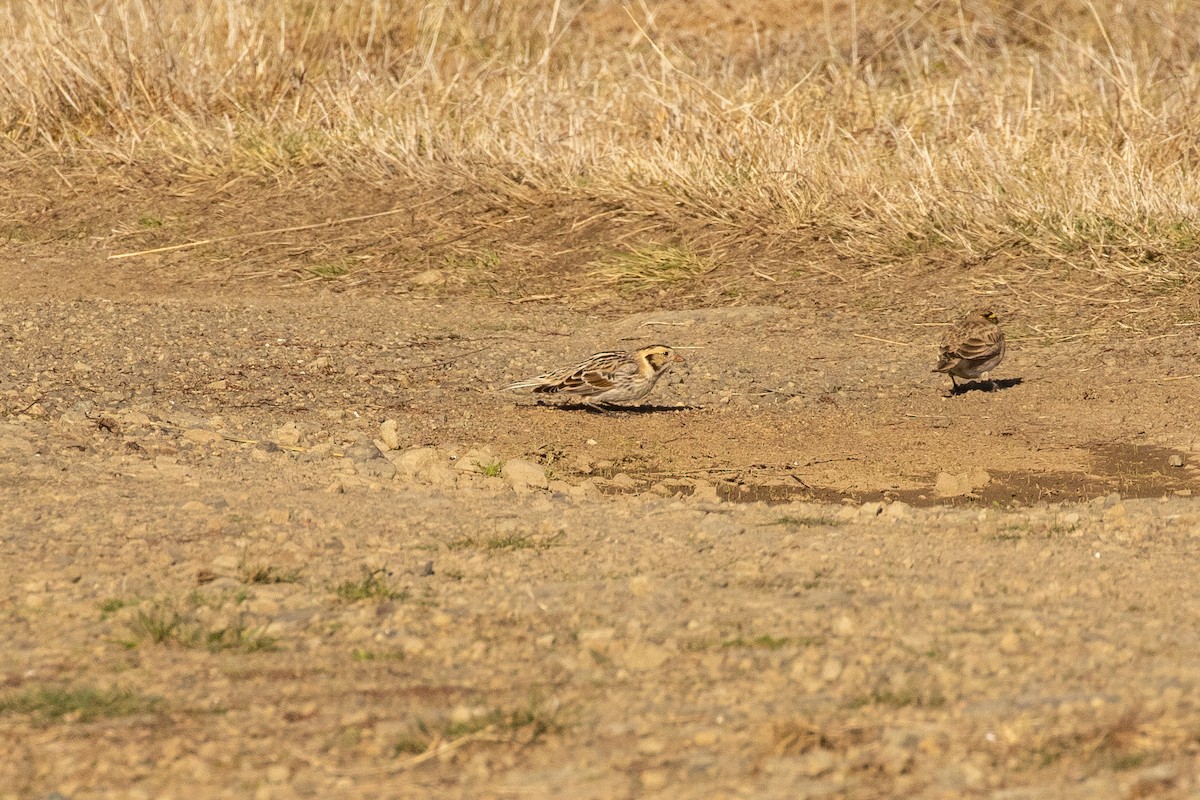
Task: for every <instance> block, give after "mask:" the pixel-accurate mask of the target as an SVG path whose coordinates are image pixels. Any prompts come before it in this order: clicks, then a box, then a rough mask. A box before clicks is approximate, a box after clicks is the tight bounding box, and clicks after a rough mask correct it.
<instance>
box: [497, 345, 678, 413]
mask: <svg viewBox="0 0 1200 800" xmlns="http://www.w3.org/2000/svg"><path fill="white" fill-rule="evenodd" d="M682 361H683V356H680V355H679V354H677V353H676V352H675V351H674V350H672V349H671V348H670V347H667V346H666V345H661V344H656V345H651V346H650V347H643V348H641V349H640V350H631V351H628V352H610V353H596V354H594V355H591V356H588V357H587V358H586V359H584V360H583V361H582V362H580V363H579V364H576V365H575V366H573V367H566V368H564V369H559V370H555V371H553V372H547V373H545V374H544V375H538V376H537V377H535V378H528V379H526V380H523V381H517V382H516V383H510V384H509V385H508V386H505V387H504V388H505V389H506V390H507V389H533V391H535V392H549V393H554V392H559V393H562V394H570V395H576V396H578V397H581V398H583V400H584V402H585V403H634V402H637V401H638V400H641V399H642V398H643V397H645V396H646V395H648V394H650V391H651V390H652V389H653V388H654V384H656V383H658V379H659V378H661V377H662V376H663V375H665V374H666V373H667V372H668V370H670V369H671V365H672V364H677V363H680V362H682Z"/></svg>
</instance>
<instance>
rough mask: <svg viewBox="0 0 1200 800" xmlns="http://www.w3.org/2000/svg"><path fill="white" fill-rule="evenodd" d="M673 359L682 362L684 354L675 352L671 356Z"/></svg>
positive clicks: (678, 362) (677, 362)
mask: <svg viewBox="0 0 1200 800" xmlns="http://www.w3.org/2000/svg"><path fill="white" fill-rule="evenodd" d="M671 360H672V361H674V362H675V363H676V364H682V363H683V356H681V355H679V353H675V354H674V355H673V356H671Z"/></svg>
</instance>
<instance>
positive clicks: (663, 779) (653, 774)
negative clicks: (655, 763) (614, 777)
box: [640, 769, 670, 792]
mask: <svg viewBox="0 0 1200 800" xmlns="http://www.w3.org/2000/svg"><path fill="white" fill-rule="evenodd" d="M640 778H641V781H642V788H643V789H645V790H646V791H649V792H654V791H658V790H659V789H661V788H663V787H664V786H666V785H667V781H668V780H669V779H670V776H669V775H668V774H667V771H666V770H665V769H644V770H642V774H641V776H640Z"/></svg>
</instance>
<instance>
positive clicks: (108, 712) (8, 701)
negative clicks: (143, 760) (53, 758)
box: [0, 687, 162, 722]
mask: <svg viewBox="0 0 1200 800" xmlns="http://www.w3.org/2000/svg"><path fill="white" fill-rule="evenodd" d="M161 706H162V700H161V699H160V698H157V697H151V696H146V695H141V694H138V693H137V692H134V691H131V690H127V689H94V688H90V687H80V688H75V689H66V688H38V689H28V690H26V691H24V692H22V693H20V694H13V695H8V696H0V714H32V715H34V716H37V717H40V718H43V719H47V720H60V719H63V718H64V717H68V716H69V717H71V718H72V719H75V720H78V721H79V722H90V721H92V720H94V719H101V718H108V717H127V716H131V715H134V714H149V713H154V712H155V711H157V710H159V708H161Z"/></svg>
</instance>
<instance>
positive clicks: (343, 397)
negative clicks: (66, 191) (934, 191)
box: [0, 180, 1200, 800]
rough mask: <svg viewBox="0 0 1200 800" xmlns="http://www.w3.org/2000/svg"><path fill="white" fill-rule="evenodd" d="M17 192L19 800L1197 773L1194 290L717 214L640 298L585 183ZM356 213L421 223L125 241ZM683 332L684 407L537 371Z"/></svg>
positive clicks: (940, 786)
mask: <svg viewBox="0 0 1200 800" xmlns="http://www.w3.org/2000/svg"><path fill="white" fill-rule="evenodd" d="M12 185H13V187H14V188H13V191H12V192H11V194H10V196H9V197H8V198H7V206H6V207H5V208H4V214H5V216H4V220H5V222H4V229H5V232H6V239H5V240H3V241H0V286H3V287H4V290H3V293H2V294H0V411H2V412H3V419H2V420H0V456H2V458H0V495H2V496H3V503H2V505H0V524H2V527H0V536H2V537H3V538H2V539H0V549H2V551H3V554H4V557H3V560H2V561H0V569H2V570H3V576H2V577H3V586H4V587H5V588H4V590H3V592H4V593H3V603H4V606H5V607H6V608H8V609H10V611H9V613H7V614H5V615H3V617H2V618H0V641H3V643H4V646H3V647H2V648H0V709H2V711H3V713H0V731H2V734H0V741H3V744H0V797H2V798H9V797H13V798H27V797H28V798H46V797H57V796H61V797H70V798H93V797H114V798H116V797H121V798H132V797H148V798H150V797H152V798H166V797H183V796H197V794H196V793H197V792H200V793H201V794H202V795H203V796H209V797H263V798H274V797H280V798H282V797H293V796H303V797H332V796H338V797H360V796H361V797H379V796H388V797H443V796H444V797H568V796H569V797H596V798H612V797H641V796H661V797H789V798H794V797H895V796H928V797H961V796H984V797H995V798H1007V799H1008V800H1016V798H1026V797H1030V798H1033V797H1047V798H1049V797H1080V798H1083V797H1088V798H1091V797H1118V796H1121V797H1148V796H1164V797H1192V796H1196V794H1195V793H1196V792H1198V791H1200V783H1198V779H1200V755H1198V754H1200V707H1198V706H1197V704H1196V701H1195V698H1196V697H1197V696H1198V695H1197V689H1198V688H1200V686H1198V682H1200V671H1198V670H1197V664H1200V661H1197V659H1196V657H1195V656H1196V652H1197V645H1198V644H1200V642H1198V641H1197V638H1196V635H1195V631H1194V630H1193V628H1194V626H1193V625H1192V624H1191V621H1192V620H1194V619H1195V616H1196V613H1197V608H1196V599H1195V591H1194V575H1195V569H1194V563H1195V558H1196V555H1197V552H1198V547H1200V538H1198V537H1200V501H1198V500H1196V499H1194V496H1195V494H1196V493H1197V492H1200V470H1198V469H1197V463H1198V461H1200V433H1198V432H1197V430H1196V426H1195V424H1194V421H1195V420H1196V419H1200V400H1198V399H1197V391H1196V390H1197V386H1198V385H1200V304H1198V302H1197V294H1196V292H1195V290H1194V287H1182V288H1180V289H1179V291H1178V292H1177V293H1175V294H1172V295H1170V296H1164V295H1148V294H1139V293H1138V292H1136V291H1131V290H1128V288H1127V287H1114V286H1111V285H1107V284H1101V283H1096V284H1094V285H1093V284H1089V283H1088V282H1087V280H1086V279H1081V278H1080V277H1079V276H1078V275H1076V274H1071V273H1069V271H1067V272H1064V271H1063V270H1062V269H1061V268H1060V267H1058V266H1056V265H1053V264H1042V263H1037V262H1034V261H1030V260H1029V259H1027V258H1021V257H1017V256H1015V255H1008V256H1006V255H1005V254H998V255H997V257H996V258H995V259H993V260H992V261H989V262H988V263H987V264H982V265H979V264H975V265H964V264H956V263H924V264H913V265H904V264H895V265H889V266H885V267H878V268H874V267H871V266H870V265H849V266H848V268H846V269H842V268H841V267H840V266H839V265H837V264H835V263H832V262H831V261H830V260H829V258H828V257H827V255H826V254H824V252H823V251H822V250H821V247H820V244H819V243H817V242H806V241H805V240H804V238H803V236H802V235H800V234H798V235H797V237H796V238H795V239H794V240H782V239H778V238H777V239H774V240H770V241H764V242H757V243H755V244H753V246H750V245H745V244H739V242H743V241H744V237H743V238H742V239H735V238H734V237H732V236H731V235H729V234H727V232H722V231H698V232H693V234H694V235H693V237H692V239H693V240H694V241H699V242H701V249H703V250H704V252H706V253H707V254H709V255H710V256H711V257H712V258H713V259H714V260H715V261H716V262H717V263H718V264H719V265H720V266H719V268H718V269H716V270H715V271H714V272H712V273H710V274H707V275H704V276H702V277H700V278H696V279H694V280H689V281H686V282H683V283H681V284H672V285H664V286H662V287H657V286H654V287H648V288H637V289H634V288H628V287H623V286H620V285H609V284H603V283H601V282H600V279H598V278H597V277H596V276H594V275H588V274H587V273H586V271H585V270H583V269H582V266H581V265H583V264H586V263H587V262H588V260H589V259H591V258H593V257H594V256H595V253H597V252H599V251H600V250H601V249H602V248H604V247H606V246H609V245H608V244H607V243H609V242H619V241H621V240H622V238H623V237H629V236H632V235H633V233H634V232H636V231H637V230H638V229H639V228H638V226H639V225H642V224H643V222H642V221H640V220H639V219H637V218H636V215H629V216H628V217H626V216H623V215H622V213H621V212H620V210H615V211H614V210H611V209H609V210H607V211H606V210H605V209H603V208H599V207H596V206H590V205H588V204H586V203H580V204H577V205H558V206H555V205H553V204H547V203H541V202H540V201H536V200H532V199H531V200H529V201H528V203H529V207H528V208H527V209H520V208H517V209H515V210H514V209H513V208H508V209H506V210H505V211H504V212H503V213H502V214H501V213H498V212H493V211H489V209H488V208H487V207H486V203H485V202H484V200H482V199H478V198H472V197H470V196H469V195H468V196H462V197H460V196H458V195H455V196H454V198H453V202H452V201H451V200H447V199H446V197H447V194H448V193H445V192H442V193H439V192H433V191H428V190H421V191H417V190H413V191H412V193H411V194H406V193H405V192H404V191H401V190H399V189H398V190H396V192H395V195H394V196H387V195H383V196H377V197H373V198H371V201H370V203H369V204H366V203H364V202H363V200H362V198H361V196H360V193H357V192H355V191H354V190H353V188H346V189H340V190H334V189H329V190H327V191H326V190H323V192H324V193H322V194H319V195H317V196H309V197H296V196H294V194H292V193H291V192H290V191H289V190H288V188H287V187H280V188H277V189H275V190H270V189H269V188H263V187H250V188H248V189H246V190H245V192H243V193H242V194H238V195H237V196H236V197H231V196H230V194H229V192H225V193H218V194H215V195H207V196H203V197H197V196H195V195H191V194H188V195H184V196H171V195H154V196H150V195H144V194H142V195H139V194H136V192H135V193H132V194H130V195H129V197H128V198H127V205H126V206H125V207H124V208H123V209H122V210H121V212H120V213H119V214H116V213H115V212H113V211H112V210H108V211H105V210H104V209H103V208H100V207H97V206H96V203H95V201H94V199H92V198H89V197H88V196H87V193H86V192H84V191H80V192H77V195H76V196H75V197H74V198H73V199H70V200H67V201H64V202H56V203H42V204H39V203H38V202H37V192H38V184H37V182H36V181H32V180H27V181H25V182H23V183H22V182H20V181H14V183H13V184H12ZM229 191H230V192H235V193H236V192H237V191H238V190H237V189H236V187H235V189H234V190H229ZM248 198H253V202H255V203H257V205H255V206H253V207H250V208H248V206H247V204H248V203H250V202H251V200H250V199H248ZM317 202H319V203H320V204H321V207H322V213H321V218H325V217H327V218H330V219H336V218H339V217H343V216H349V215H352V214H359V215H365V214H370V213H374V212H378V211H381V210H386V209H389V208H393V207H399V206H401V205H403V207H404V208H405V209H406V212H405V213H402V214H391V215H386V216H381V217H377V218H375V219H372V220H367V221H364V222H362V223H356V224H353V225H342V226H329V227H326V228H319V229H312V230H308V231H301V232H279V233H275V234H271V235H267V236H255V237H242V238H236V239H230V240H226V241H221V242H217V243H214V244H212V245H207V246H203V247H196V248H189V249H182V250H176V251H169V252H164V253H157V254H151V255H147V256H143V257H133V258H128V259H117V260H109V259H108V256H109V255H111V254H114V253H123V252H132V251H137V250H143V249H149V248H155V247H165V246H168V245H171V244H174V243H178V242H186V241H189V240H196V239H200V238H215V237H217V236H224V235H233V234H237V233H239V232H241V231H245V230H267V229H269V228H272V227H277V228H285V227H289V226H295V225H302V224H305V223H308V222H311V221H313V218H312V214H311V211H310V209H311V208H312V207H313V205H314V204H315V203H317ZM144 209H145V210H144ZM151 211H152V212H153V215H152V216H151ZM521 211H527V212H528V213H524V214H523V213H521ZM248 219H253V220H254V221H255V223H254V224H253V225H247V224H245V221H246V220H248ZM597 220H598V221H597ZM674 224H675V223H673V222H671V221H665V222H661V224H660V228H659V234H660V235H662V236H663V237H664V238H669V234H670V232H671V231H672V230H674V228H672V225H674ZM678 224H679V225H682V224H683V223H678ZM982 298H986V299H987V300H988V301H989V302H991V303H992V304H993V305H994V306H995V307H996V308H997V310H998V312H999V313H1000V315H1001V318H1002V320H1003V321H1004V323H1005V327H1006V330H1007V331H1008V332H1009V341H1010V351H1009V355H1008V357H1007V358H1006V360H1005V362H1004V364H1003V365H1002V366H1001V368H1000V369H999V370H998V372H997V373H996V375H995V377H996V378H999V379H1001V385H1000V388H998V389H997V390H995V391H984V390H982V389H974V390H971V391H967V392H964V393H962V394H959V395H956V396H949V393H948V391H947V390H948V388H949V386H948V380H947V379H946V378H945V377H944V376H941V375H934V374H931V373H930V368H931V366H932V364H933V362H934V360H935V350H936V348H935V343H936V341H937V338H938V335H939V333H940V331H941V329H942V326H943V325H945V324H946V323H947V322H948V321H950V320H952V319H953V318H955V317H956V316H957V315H959V314H960V313H961V312H962V311H963V310H965V309H966V308H968V307H970V306H971V305H974V304H976V303H977V301H979V300H980V299H982ZM655 342H663V343H668V344H670V345H672V346H675V347H679V348H686V349H682V350H681V352H682V353H684V354H685V357H686V358H687V364H686V365H684V366H683V368H681V369H679V370H677V371H675V372H674V373H672V374H671V375H670V376H669V377H668V378H667V379H665V380H664V381H663V382H662V383H660V385H659V388H658V389H657V390H656V392H655V394H654V395H652V396H651V398H650V399H649V401H648V404H647V405H645V406H643V407H639V408H635V409H630V410H629V411H625V412H619V413H600V412H597V411H594V410H590V409H580V408H564V407H563V406H562V405H561V404H560V403H558V402H556V401H549V402H542V403H539V402H538V401H537V400H535V399H533V398H532V397H530V396H528V395H522V394H515V393H503V392H501V391H499V387H501V386H503V385H504V384H505V383H507V382H509V381H511V380H515V379H517V378H521V377H525V376H528V375H531V374H536V373H537V372H540V371H543V370H546V369H549V368H552V367H556V366H561V365H564V364H567V363H569V362H571V361H572V360H575V359H579V358H582V357H583V356H586V355H587V354H589V353H591V352H593V351H596V350H601V349H613V348H625V347H635V346H638V345H641V344H648V343H655ZM1139 498H1140V499H1139ZM89 691H90V692H92V694H91V695H88V694H87V692H89ZM55 692H57V693H58V694H55ZM71 692H75V694H71ZM81 693H82V694H81ZM97 693H99V694H97ZM79 697H85V700H79V699H78V698H79ZM55 698H57V699H55ZM71 698H75V699H74V700H72V699H71ZM88 698H90V699H88ZM72 703H74V705H72ZM55 793H57V794H55Z"/></svg>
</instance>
